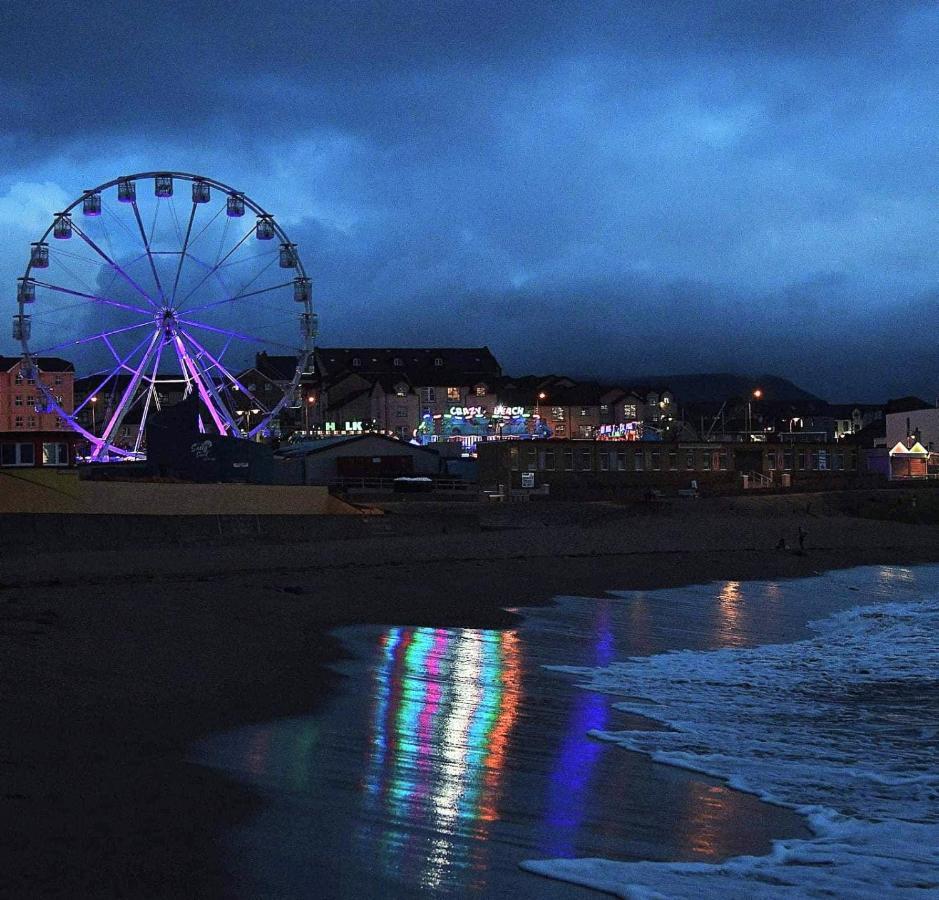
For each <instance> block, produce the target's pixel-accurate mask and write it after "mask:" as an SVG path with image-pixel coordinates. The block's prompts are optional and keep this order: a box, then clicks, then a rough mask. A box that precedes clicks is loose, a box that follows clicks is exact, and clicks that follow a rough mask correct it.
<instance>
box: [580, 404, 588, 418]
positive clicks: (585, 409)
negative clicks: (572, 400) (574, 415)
mask: <svg viewBox="0 0 939 900" xmlns="http://www.w3.org/2000/svg"><path fill="white" fill-rule="evenodd" d="M580 414H581V415H582V416H585V415H587V407H586V406H582V407H581V408H580Z"/></svg>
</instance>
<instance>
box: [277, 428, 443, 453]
mask: <svg viewBox="0 0 939 900" xmlns="http://www.w3.org/2000/svg"><path fill="white" fill-rule="evenodd" d="M366 438H370V439H372V440H379V441H388V442H390V443H393V444H396V445H397V446H399V447H410V448H411V449H412V450H416V451H419V452H421V453H431V454H433V455H434V456H439V454H438V453H437V451H436V450H432V449H431V448H430V447H422V446H421V445H420V444H412V443H410V442H408V441H401V440H398V438H395V437H389V436H388V435H387V434H376V433H375V432H373V431H366V432H364V433H363V434H337V435H335V436H334V437H325V438H315V439H313V440H309V441H301V442H300V443H298V444H291V445H289V446H287V447H281V449H280V450H278V451H277V455H278V456H306V455H308V454H310V453H322V451H324V450H328V449H329V448H330V447H335V446H338V445H340V444H353V443H357V442H358V441H364V440H365V439H366Z"/></svg>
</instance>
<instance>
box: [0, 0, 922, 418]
mask: <svg viewBox="0 0 939 900" xmlns="http://www.w3.org/2000/svg"><path fill="white" fill-rule="evenodd" d="M0 15H2V16H3V26H2V28H0V79H2V85H0V88H2V89H0V113H2V122H3V127H2V129H0V158H2V160H3V165H2V171H0V236H2V241H0V276H2V277H3V278H4V279H5V281H4V283H5V284H7V285H8V297H11V298H12V296H13V291H12V286H13V284H14V280H15V277H16V275H17V274H19V273H20V271H21V269H22V268H23V263H24V262H25V255H26V250H27V248H28V243H29V241H30V240H31V239H32V240H35V239H36V237H38V234H39V233H41V231H42V230H43V229H44V227H45V225H46V223H47V221H48V216H49V215H50V213H51V212H53V211H55V210H57V209H58V208H60V207H61V206H63V205H64V203H65V201H66V200H68V199H72V198H73V197H74V196H76V195H77V194H79V193H80V191H81V189H83V188H86V187H90V186H92V185H94V184H97V183H99V182H102V181H105V180H107V179H110V178H112V177H115V176H116V175H118V174H124V173H128V172H133V171H142V170H152V169H163V168H168V169H179V170H182V171H192V172H201V173H204V174H207V175H210V176H213V177H215V178H218V179H220V180H222V181H225V182H227V183H229V184H233V185H235V186H237V187H239V188H240V189H242V190H244V191H246V192H247V193H249V194H250V195H251V196H253V197H255V198H256V199H257V200H258V201H259V202H260V203H262V204H263V205H265V206H266V207H267V208H269V209H270V210H272V211H273V212H274V213H275V214H276V215H277V216H278V218H279V220H280V221H281V222H282V224H283V225H284V226H285V227H286V228H287V230H288V232H289V233H290V235H291V237H292V238H293V239H294V240H296V241H298V243H299V244H300V246H301V252H302V254H303V257H304V261H305V263H306V267H307V269H308V271H310V272H311V274H312V275H313V276H314V280H315V285H316V303H317V308H318V311H319V313H320V318H321V325H322V330H321V342H322V343H324V344H368V343H371V344H376V345H394V344H411V345H418V346H420V345H440V344H449V343H454V344H488V345H489V346H490V347H491V348H492V349H493V350H494V351H495V352H496V354H497V355H498V357H499V358H500V360H501V361H502V362H503V365H504V366H505V368H506V369H507V370H508V371H510V372H515V373H521V372H525V371H531V370H535V371H568V372H571V373H573V374H577V375H597V376H606V377H611V376H619V375H629V374H643V373H649V374H651V373H670V372H691V371H704V370H711V371H740V372H748V371H749V372H752V373H759V372H773V373H779V374H783V375H788V376H790V377H792V378H793V379H794V380H796V381H797V382H798V383H799V384H801V385H802V386H804V387H806V388H808V389H810V390H814V391H816V392H820V393H822V394H823V395H825V396H828V397H829V398H830V399H835V400H850V399H858V400H861V399H879V398H882V397H886V396H889V395H897V394H900V393H908V392H913V391H916V392H919V393H920V394H922V395H923V396H924V397H926V398H928V399H931V398H933V397H935V396H936V394H937V392H939V350H937V335H936V327H935V326H936V321H937V316H936V307H937V301H939V252H937V248H939V157H937V152H936V149H937V126H939V96H937V85H939V54H937V49H939V6H937V4H936V3H904V2H900V0H892V2H883V3H880V2H874V0H867V2H859V3H845V2H837V0H828V2H809V0H806V2H796V0H792V2H786V3H781V2H773V0H760V2H713V3H705V2H701V0H689V2H667V0H659V2H656V3H648V2H637V3H629V2H626V0H618V2H593V3H591V2H587V0H585V2H579V3H566V2H560V0H542V2H536V3H527V2H511V3H507V2H504V0H503V2H498V3H488V2H486V3H483V2H479V3H449V2H445V0H436V2H427V3H423V2H421V3H408V2H404V0H399V2H390V3H377V2H364V0H363V2H357V3H342V2H328V3H327V2H319V3H317V2H300V0H292V2H279V0H266V2H262V3H244V2H240V0H233V2H228V3H222V2H216V3H207V2H199V0H187V2H165V3H160V4H155V3H152V2H147V3H132V2H120V3H108V2H101V0H97V2H95V3H66V2H28V3H27V2H17V0H13V2H8V3H4V4H3V7H2V10H0ZM8 307H9V308H10V310H11V312H12V309H13V304H12V302H8ZM7 330H8V328H7V326H6V325H4V326H3V335H2V339H0V351H4V350H5V351H7V352H12V351H13V349H14V348H13V346H12V344H11V343H10V342H9V339H8V338H9V335H7V334H6V332H7Z"/></svg>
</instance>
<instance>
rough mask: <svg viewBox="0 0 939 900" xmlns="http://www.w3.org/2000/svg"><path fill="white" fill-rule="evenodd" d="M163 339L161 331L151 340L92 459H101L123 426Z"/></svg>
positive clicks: (102, 434)
mask: <svg viewBox="0 0 939 900" xmlns="http://www.w3.org/2000/svg"><path fill="white" fill-rule="evenodd" d="M161 338H162V332H161V331H156V332H155V333H154V334H153V336H152V337H151V338H150V343H149V345H148V346H147V349H146V351H145V352H144V355H143V358H142V359H141V360H140V365H138V366H137V368H136V369H134V372H133V374H132V375H131V377H130V380H129V381H128V383H127V387H126V388H125V389H124V393H123V394H122V395H121V399H120V400H119V401H118V404H117V406H116V407H115V409H114V412H113V413H111V418H110V419H109V420H108V423H107V425H105V427H104V431H102V432H101V443H100V444H99V445H98V446H97V447H96V448H95V450H94V451H93V452H92V454H91V458H92V459H99V458H100V457H101V453H102V452H103V450H104V448H105V447H106V446H109V445H110V444H111V443H112V439H113V437H114V435H115V433H116V432H117V430H118V429H119V428H120V427H121V425H122V424H123V422H124V417H125V416H126V415H127V413H128V411H129V410H130V407H131V406H132V405H133V401H134V395H135V394H136V393H137V388H138V386H139V385H140V379H141V378H142V377H143V372H144V369H145V368H146V366H147V363H148V362H149V361H150V359H151V358H152V356H153V354H154V352H155V351H156V346H157V342H158V341H160V340H161Z"/></svg>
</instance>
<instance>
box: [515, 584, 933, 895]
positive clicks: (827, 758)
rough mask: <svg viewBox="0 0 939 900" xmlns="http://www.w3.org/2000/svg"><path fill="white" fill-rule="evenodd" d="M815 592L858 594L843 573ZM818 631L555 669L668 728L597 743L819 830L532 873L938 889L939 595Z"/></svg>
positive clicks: (786, 887)
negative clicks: (714, 849) (787, 812)
mask: <svg viewBox="0 0 939 900" xmlns="http://www.w3.org/2000/svg"><path fill="white" fill-rule="evenodd" d="M856 577H857V579H859V580H860V579H863V578H864V577H865V576H864V574H863V570H861V572H859V573H858V575H857V576H856ZM804 586H805V589H806V590H816V591H831V590H834V589H844V588H845V587H850V588H851V589H852V590H856V589H857V586H856V585H853V584H852V580H851V578H850V577H846V576H845V574H844V573H842V574H841V575H840V577H839V578H838V579H837V580H835V579H833V578H832V577H831V576H823V577H820V578H816V579H810V580H807V581H806V582H804ZM811 628H812V630H813V631H814V635H813V636H812V637H811V638H808V639H806V640H803V641H798V642H795V643H790V644H777V645H766V646H760V647H755V648H747V649H739V648H733V649H722V650H714V651H676V652H671V653H664V654H659V655H657V656H649V657H636V658H630V659H627V660H625V661H622V662H617V663H614V664H612V665H610V666H607V667H604V668H597V669H584V668H571V667H563V666H557V667H552V668H554V669H557V670H559V671H564V672H569V673H572V674H575V675H577V676H579V677H580V678H581V686H582V687H584V688H587V689H590V690H594V691H601V692H604V693H608V694H615V695H619V696H621V697H625V698H628V699H624V700H621V701H620V702H618V703H617V704H616V707H617V708H618V709H621V710H623V711H626V712H630V713H638V714H641V715H643V716H647V717H649V718H653V719H656V720H658V721H661V722H662V723H663V724H665V725H666V726H667V727H668V729H669V730H665V731H663V730H655V731H653V730H648V731H595V732H591V733H592V734H593V735H594V736H595V737H597V738H599V739H602V740H606V741H612V742H614V743H616V744H619V745H620V746H622V747H625V748H627V749H629V750H633V751H636V752H640V753H644V754H647V755H649V756H650V757H652V758H653V759H654V760H656V761H658V762H661V763H666V764H669V765H672V766H679V767H682V768H685V769H689V770H692V771H695V772H700V773H703V774H706V775H710V776H715V777H718V778H722V779H725V780H726V781H727V782H728V783H729V784H730V785H731V786H732V787H735V788H738V789H740V790H744V791H747V792H749V793H753V794H756V795H757V796H759V797H761V798H763V799H765V800H767V801H768V802H771V803H775V804H778V805H782V806H786V807H789V808H791V809H794V810H797V811H798V812H800V813H802V814H803V815H805V816H806V818H807V820H808V822H809V825H810V827H811V829H812V832H813V837H812V838H810V839H805V840H801V839H800V840H785V841H776V842H775V843H774V846H773V851H772V852H771V853H770V854H768V855H766V856H761V857H736V858H734V859H731V860H728V861H726V862H723V863H719V864H711V863H660V862H618V861H612V860H594V859H581V860H544V861H529V862H526V863H523V867H524V868H526V869H528V870H530V871H533V872H538V873H540V874H543V875H548V876H551V877H555V878H562V879H564V880H568V881H572V882H576V883H579V884H584V885H588V886H591V887H595V888H598V889H600V890H605V891H608V892H611V893H614V894H616V895H618V896H622V897H629V898H642V900H648V898H653V897H655V898H658V897H667V898H700V897H702V896H720V897H725V898H738V897H739V898H751V897H756V898H763V897H766V898H768V897H774V898H775V897H790V896H791V897H796V896H798V897H816V896H818V897H822V896H824V897H832V896H836V897H839V898H875V897H876V898H877V900H881V898H883V897H884V896H891V897H917V898H924V897H939V774H937V769H939V766H937V761H939V759H937V757H939V754H937V749H939V748H937V741H936V736H937V734H939V680H937V673H939V599H936V598H935V597H932V598H928V597H927V598H924V599H921V600H917V601H912V602H880V603H876V604H874V605H866V606H861V607H856V608H854V609H851V610H848V611H846V612H842V613H838V614H836V615H834V616H831V617H830V618H828V619H825V620H823V621H820V622H813V623H811Z"/></svg>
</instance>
